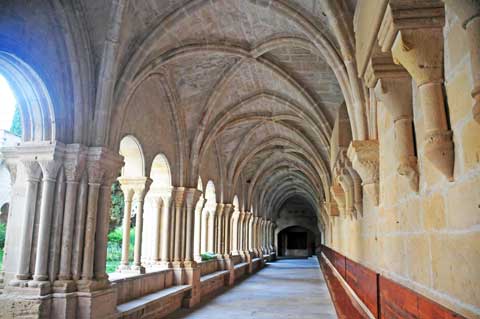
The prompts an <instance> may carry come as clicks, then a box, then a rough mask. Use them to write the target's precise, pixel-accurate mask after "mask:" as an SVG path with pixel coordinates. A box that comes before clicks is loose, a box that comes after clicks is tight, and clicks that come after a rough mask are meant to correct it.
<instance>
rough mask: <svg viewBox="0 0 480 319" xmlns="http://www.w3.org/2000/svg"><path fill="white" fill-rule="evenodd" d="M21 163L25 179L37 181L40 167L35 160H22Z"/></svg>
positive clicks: (40, 170)
mask: <svg viewBox="0 0 480 319" xmlns="http://www.w3.org/2000/svg"><path fill="white" fill-rule="evenodd" d="M21 163H22V166H23V168H24V170H25V174H26V176H27V180H29V181H38V180H39V179H40V175H41V174H42V168H41V167H40V165H39V164H38V162H37V161H29V160H22V161H21Z"/></svg>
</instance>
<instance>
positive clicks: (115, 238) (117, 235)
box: [108, 227, 123, 245]
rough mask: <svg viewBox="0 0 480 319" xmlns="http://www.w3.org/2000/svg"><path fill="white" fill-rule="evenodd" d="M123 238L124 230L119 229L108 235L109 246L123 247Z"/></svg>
mask: <svg viewBox="0 0 480 319" xmlns="http://www.w3.org/2000/svg"><path fill="white" fill-rule="evenodd" d="M122 237H123V234H122V228H121V227H117V228H115V229H114V230H112V231H111V232H110V233H109V234H108V243H109V244H115V245H121V244H122Z"/></svg>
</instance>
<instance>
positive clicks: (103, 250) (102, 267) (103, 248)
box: [94, 154, 123, 289]
mask: <svg viewBox="0 0 480 319" xmlns="http://www.w3.org/2000/svg"><path fill="white" fill-rule="evenodd" d="M111 155H114V154H111ZM115 155H116V154H115ZM117 156H118V155H117ZM116 160H117V161H116V163H115V165H108V166H107V165H105V175H104V179H103V182H102V185H101V186H100V193H99V204H98V213H97V231H96V235H95V261H94V272H95V280H96V281H97V287H96V288H97V289H103V288H107V287H108V286H109V282H108V275H107V269H106V267H107V246H108V224H109V222H110V207H111V204H112V195H111V194H112V184H113V182H114V181H115V180H116V178H117V176H118V173H119V172H120V168H121V166H122V164H123V161H122V159H121V157H120V156H118V157H117V158H116ZM105 164H106V163H105Z"/></svg>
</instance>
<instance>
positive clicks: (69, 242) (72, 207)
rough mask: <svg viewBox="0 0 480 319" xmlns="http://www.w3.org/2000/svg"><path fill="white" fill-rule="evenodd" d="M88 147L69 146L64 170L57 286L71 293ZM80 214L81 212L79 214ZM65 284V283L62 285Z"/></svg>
mask: <svg viewBox="0 0 480 319" xmlns="http://www.w3.org/2000/svg"><path fill="white" fill-rule="evenodd" d="M86 152H87V149H86V147H83V146H81V145H79V144H71V145H67V151H66V154H65V161H64V170H65V176H66V190H65V208H64V219H63V230H62V240H61V247H60V270H59V275H58V280H59V281H60V282H57V283H56V284H55V285H56V286H63V284H65V290H66V291H70V290H71V289H70V286H71V284H70V281H71V279H72V267H71V266H72V263H71V261H72V252H73V235H74V232H75V224H74V222H75V216H76V215H77V198H78V194H77V193H79V184H80V179H81V177H82V175H83V173H84V170H85V162H86ZM78 213H79V212H78ZM61 282H64V283H61Z"/></svg>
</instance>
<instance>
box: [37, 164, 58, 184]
mask: <svg viewBox="0 0 480 319" xmlns="http://www.w3.org/2000/svg"><path fill="white" fill-rule="evenodd" d="M38 164H39V165H40V167H41V168H42V174H43V180H49V181H55V180H56V179H57V174H58V170H59V169H60V167H61V166H62V162H61V161H59V160H41V161H38Z"/></svg>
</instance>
